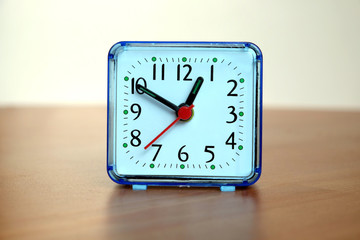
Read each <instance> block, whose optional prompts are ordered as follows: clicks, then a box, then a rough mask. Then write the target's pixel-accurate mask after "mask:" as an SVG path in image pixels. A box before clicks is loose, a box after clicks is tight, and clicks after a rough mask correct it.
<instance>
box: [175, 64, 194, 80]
mask: <svg viewBox="0 0 360 240" xmlns="http://www.w3.org/2000/svg"><path fill="white" fill-rule="evenodd" d="M183 68H188V72H187V73H186V75H185V77H184V78H183V80H184V81H192V78H188V77H189V75H190V73H191V71H192V67H191V66H190V65H189V64H185V65H184V66H183ZM177 80H178V81H180V64H178V65H177Z"/></svg>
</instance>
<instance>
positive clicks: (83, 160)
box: [0, 107, 360, 240]
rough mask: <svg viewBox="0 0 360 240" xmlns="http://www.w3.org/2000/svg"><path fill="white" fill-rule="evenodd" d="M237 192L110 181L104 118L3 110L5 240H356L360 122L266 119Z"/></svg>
mask: <svg viewBox="0 0 360 240" xmlns="http://www.w3.org/2000/svg"><path fill="white" fill-rule="evenodd" d="M263 137H264V139H263V143H264V144H263V145H264V147H263V153H264V154H263V174H262V176H261V178H260V180H259V181H258V182H257V183H256V184H255V185H254V186H252V187H248V188H242V189H241V188H240V189H237V191H236V192H220V190H219V189H218V188H175V187H169V188H164V187H150V188H149V189H148V190H147V191H133V190H132V189H131V188H129V187H126V186H125V187H124V186H118V185H117V184H115V183H113V182H112V181H111V180H110V179H109V177H108V176H107V173H106V109H105V107H97V108H95V107H94V108H76V107H69V108H60V107H57V108H2V109H0V177H1V180H0V239H126V240H128V239H221V240H225V239H301V240H304V239H360V113H359V112H326V111H285V110H266V111H265V113H264V136H263Z"/></svg>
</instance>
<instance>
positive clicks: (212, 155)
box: [204, 146, 215, 163]
mask: <svg viewBox="0 0 360 240" xmlns="http://www.w3.org/2000/svg"><path fill="white" fill-rule="evenodd" d="M209 148H215V146H205V150H204V152H208V153H210V154H211V159H210V160H209V161H206V163H209V162H212V161H213V160H214V158H215V153H214V152H213V151H211V150H209Z"/></svg>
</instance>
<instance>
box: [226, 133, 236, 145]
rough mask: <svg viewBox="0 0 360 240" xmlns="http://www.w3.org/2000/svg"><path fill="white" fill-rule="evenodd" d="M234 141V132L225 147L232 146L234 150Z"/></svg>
mask: <svg viewBox="0 0 360 240" xmlns="http://www.w3.org/2000/svg"><path fill="white" fill-rule="evenodd" d="M234 139H235V133H234V132H232V133H231V134H230V136H229V138H228V139H227V140H226V142H225V145H231V148H232V149H234V148H235V145H236V144H235V141H234Z"/></svg>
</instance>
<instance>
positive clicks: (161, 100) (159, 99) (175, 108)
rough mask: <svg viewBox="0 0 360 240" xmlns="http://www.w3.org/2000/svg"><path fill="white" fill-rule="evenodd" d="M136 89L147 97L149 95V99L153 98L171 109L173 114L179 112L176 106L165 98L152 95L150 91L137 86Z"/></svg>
mask: <svg viewBox="0 0 360 240" xmlns="http://www.w3.org/2000/svg"><path fill="white" fill-rule="evenodd" d="M136 88H137V89H139V90H141V91H143V92H144V93H146V94H147V95H149V96H150V97H152V98H154V99H155V100H157V101H159V102H161V103H162V104H164V105H166V106H168V107H169V108H171V109H172V110H174V111H175V112H177V111H178V110H179V107H178V106H176V105H175V104H173V103H172V102H170V101H168V100H166V99H165V98H163V97H161V96H159V95H158V94H156V93H154V92H153V91H151V90H150V89H148V88H146V87H144V86H142V85H140V84H137V85H136Z"/></svg>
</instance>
